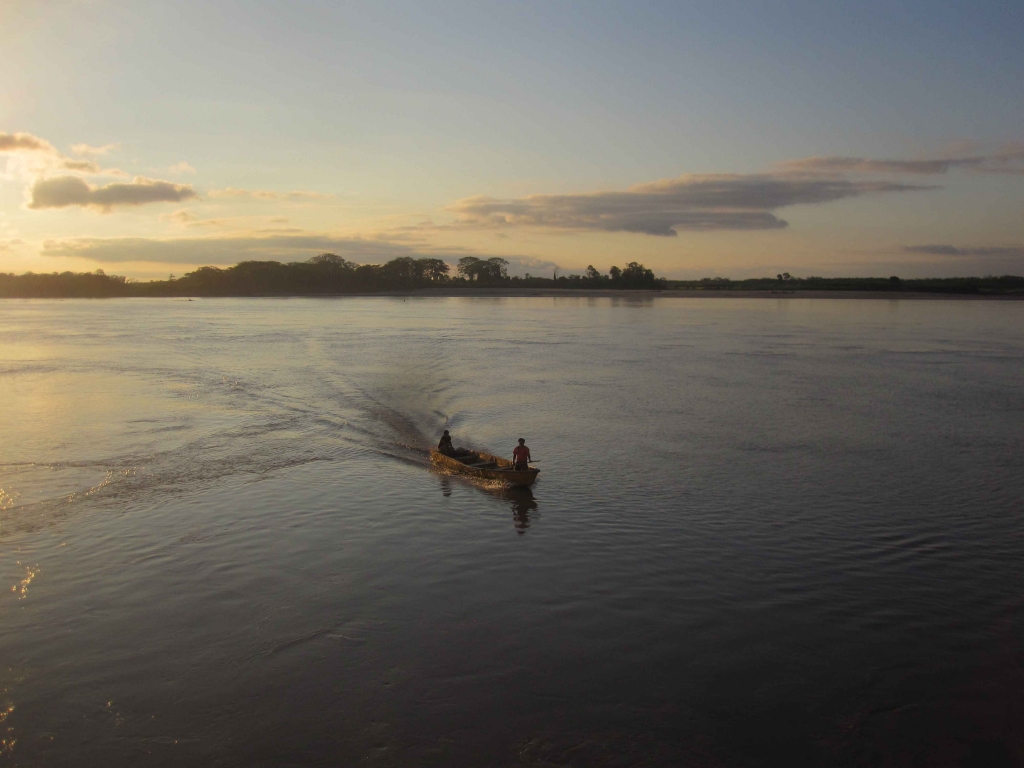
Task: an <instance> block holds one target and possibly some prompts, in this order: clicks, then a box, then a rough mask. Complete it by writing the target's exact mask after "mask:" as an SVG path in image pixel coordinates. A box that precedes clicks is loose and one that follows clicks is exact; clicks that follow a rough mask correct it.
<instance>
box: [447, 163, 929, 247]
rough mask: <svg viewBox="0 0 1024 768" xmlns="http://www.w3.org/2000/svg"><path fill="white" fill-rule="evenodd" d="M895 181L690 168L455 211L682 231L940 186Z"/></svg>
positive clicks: (472, 218)
mask: <svg viewBox="0 0 1024 768" xmlns="http://www.w3.org/2000/svg"><path fill="white" fill-rule="evenodd" d="M933 188H934V187H926V186H920V185H912V184H899V183H894V182H889V181H849V180H847V179H835V178H824V179H810V178H789V177H786V176H774V175H771V174H748V175H742V174H706V175H687V176H680V177H678V178H675V179H666V180H663V181H656V182H652V183H648V184H638V185H636V186H633V187H630V188H629V189H628V190H626V191H624V192H594V193H589V194H568V195H530V196H528V197H522V198H515V199H506V200H499V199H496V198H492V197H472V198H467V199H465V200H460V201H458V202H456V203H455V204H454V205H452V206H450V207H449V209H448V210H450V211H452V212H453V213H456V214H457V215H459V216H460V217H461V219H462V222H463V224H468V225H472V226H495V227H504V226H533V227H551V228H556V229H577V230H598V231H604V232H639V233H643V234H647V235H658V236H662V237H674V236H675V235H676V234H677V231H679V230H693V231H702V230H759V229H779V228H781V227H785V226H787V223H786V222H785V221H784V220H782V219H780V218H778V217H777V216H775V214H774V213H773V211H775V210H777V209H779V208H784V207H787V206H791V205H814V204H821V203H828V202H832V201H835V200H842V199H844V198H850V197H860V196H863V195H869V194H878V193H882V192H910V191H918V190H923V189H933Z"/></svg>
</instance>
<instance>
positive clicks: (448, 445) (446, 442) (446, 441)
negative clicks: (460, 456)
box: [437, 429, 455, 456]
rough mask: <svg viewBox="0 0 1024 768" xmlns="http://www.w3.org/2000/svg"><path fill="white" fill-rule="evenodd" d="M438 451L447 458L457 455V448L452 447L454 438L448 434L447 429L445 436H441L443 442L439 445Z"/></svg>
mask: <svg viewBox="0 0 1024 768" xmlns="http://www.w3.org/2000/svg"><path fill="white" fill-rule="evenodd" d="M437 450H438V451H439V452H440V453H443V454H444V455H445V456H454V455H455V446H454V445H452V436H451V435H449V434H448V430H447V429H446V430H445V431H444V434H443V435H441V442H439V443H438V444H437Z"/></svg>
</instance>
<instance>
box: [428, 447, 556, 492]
mask: <svg viewBox="0 0 1024 768" xmlns="http://www.w3.org/2000/svg"><path fill="white" fill-rule="evenodd" d="M430 458H431V459H432V460H433V462H434V463H435V464H437V465H438V466H440V467H444V468H445V469H450V470H452V471H453V472H458V473H459V474H463V475H469V476H471V477H478V478H480V479H481V480H498V481H501V482H503V483H507V484H508V485H533V481H534V480H536V479H537V475H538V474H540V470H539V469H534V468H533V467H530V468H529V469H523V470H515V469H513V468H512V466H513V464H512V462H511V461H509V460H508V459H503V458H501V457H500V456H494V455H493V454H490V453H484V452H483V451H471V452H470V453H468V454H466V455H465V456H458V457H455V456H446V455H444V454H443V453H441V452H440V451H438V450H437V449H436V448H435V449H433V450H431V451H430Z"/></svg>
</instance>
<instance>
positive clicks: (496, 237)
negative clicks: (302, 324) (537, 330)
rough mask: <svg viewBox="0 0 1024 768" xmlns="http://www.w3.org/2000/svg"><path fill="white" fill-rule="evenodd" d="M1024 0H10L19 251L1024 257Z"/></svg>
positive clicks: (77, 261) (140, 267)
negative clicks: (767, 0) (930, 0)
mask: <svg viewBox="0 0 1024 768" xmlns="http://www.w3.org/2000/svg"><path fill="white" fill-rule="evenodd" d="M1022 30H1024V3H1019V2H1018V3H1010V2H973V3H968V2H962V3H940V2H933V3H892V2H889V3H882V2H873V1H872V0H867V1H866V2H856V3H853V2H848V3H842V4H839V3H821V2H810V1H808V2H775V3H743V2H723V1H722V0H715V1H714V2H689V3H684V2H621V3H603V2H579V3H569V2H536V3H534V2H516V3H501V2H493V3H491V2H466V3H454V2H303V1H296V0H289V1H288V2H262V3H255V2H250V3H242V2H225V1H221V0H218V1H217V2H211V1H210V0H204V1H203V2H191V1H187V2H181V1H177V2H173V3H169V2H155V1H154V2H150V1H148V0H139V1H138V2H115V1H113V0H111V1H109V2H107V1H105V0H80V1H78V2H61V1H59V0H55V1H53V2H27V1H26V2H22V1H20V0H0V45H2V50H3V54H4V55H3V56H2V58H0V271H7V272H19V273H20V272H25V271H28V270H32V271H35V272H52V271H55V270H57V271H63V270H68V269H70V270H74V271H86V270H90V271H91V270H94V269H97V268H101V269H104V270H106V271H107V272H112V273H116V274H125V275H129V276H133V277H137V278H141V279H149V278H154V277H159V278H165V277H166V276H167V275H168V274H169V273H175V274H182V273H184V272H186V271H189V270H190V269H193V268H195V267H196V266H201V265H204V264H213V265H221V266H226V265H230V264H234V263H236V262H238V261H242V260H247V259H275V260H279V261H298V260H305V259H307V258H309V257H310V256H313V255H315V254H317V253H319V252H322V251H333V252H335V253H338V254H341V255H342V256H345V257H346V258H349V259H351V260H353V261H356V262H359V263H379V262H382V261H386V260H388V259H391V258H394V257H395V256H399V255H413V256H420V255H427V256H438V255H439V256H441V257H443V258H446V259H448V260H449V261H454V260H456V259H457V258H459V257H460V256H464V255H479V256H483V257H487V256H504V257H505V258H507V259H509V260H510V262H511V263H512V269H511V271H512V272H513V273H518V274H523V273H524V272H527V271H531V272H533V273H534V274H550V272H551V270H552V269H553V268H554V267H555V266H557V267H558V268H559V269H561V270H563V271H581V270H582V269H583V268H585V267H586V266H587V265H588V264H593V265H595V266H597V267H598V268H599V269H601V270H602V271H607V269H608V267H609V266H610V265H612V264H618V265H620V266H621V265H622V264H624V263H625V262H628V261H640V262H643V263H645V264H646V265H647V266H648V267H651V268H653V269H654V270H655V272H657V273H658V274H659V275H665V276H669V277H704V276H727V277H749V276H760V275H774V274H776V273H777V272H783V271H788V272H791V273H793V274H794V275H801V276H805V275H824V276H838V275H882V276H887V275H890V274H898V275H901V276H906V277H917V276H930V275H935V276H952V275H984V274H990V273H994V274H1005V273H1012V274H1024V86H1022V83H1024V48H1022V46H1021V35H1022Z"/></svg>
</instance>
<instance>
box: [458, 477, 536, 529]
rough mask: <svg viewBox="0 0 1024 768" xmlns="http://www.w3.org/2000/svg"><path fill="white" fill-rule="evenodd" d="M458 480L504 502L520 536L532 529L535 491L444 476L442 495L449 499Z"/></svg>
mask: <svg viewBox="0 0 1024 768" xmlns="http://www.w3.org/2000/svg"><path fill="white" fill-rule="evenodd" d="M453 479H458V480H459V481H460V482H463V483H465V485H467V486H469V487H472V488H475V489H476V490H478V491H480V492H481V493H483V494H485V495H487V496H490V497H491V498H492V499H494V500H495V501H496V502H504V503H506V504H508V505H510V507H511V509H512V524H513V526H514V527H515V530H516V533H518V534H519V535H520V536H521V535H523V534H524V533H526V529H527V528H529V527H530V520H531V514H532V515H533V516H534V517H535V516H536V511H537V509H538V504H537V500H536V499H535V498H534V495H533V489H531V488H528V487H525V486H505V485H497V484H493V483H480V482H474V481H473V480H472V479H470V478H466V477H462V476H459V475H443V476H442V477H441V483H440V484H441V495H442V496H444V497H445V498H449V497H450V496H451V495H452V480H453Z"/></svg>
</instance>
